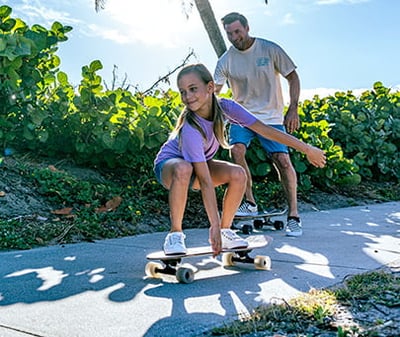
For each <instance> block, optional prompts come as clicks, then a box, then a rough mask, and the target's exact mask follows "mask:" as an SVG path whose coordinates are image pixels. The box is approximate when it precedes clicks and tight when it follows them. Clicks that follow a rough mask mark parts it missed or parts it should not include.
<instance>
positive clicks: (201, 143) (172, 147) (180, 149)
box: [154, 98, 257, 165]
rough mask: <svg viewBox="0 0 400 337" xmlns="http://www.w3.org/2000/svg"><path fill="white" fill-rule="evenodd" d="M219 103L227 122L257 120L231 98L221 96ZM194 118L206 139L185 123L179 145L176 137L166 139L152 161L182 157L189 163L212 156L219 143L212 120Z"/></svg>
mask: <svg viewBox="0 0 400 337" xmlns="http://www.w3.org/2000/svg"><path fill="white" fill-rule="evenodd" d="M219 104H220V106H221V108H222V110H223V111H224V113H225V118H226V121H227V122H228V123H232V124H239V125H241V126H244V127H248V126H250V125H252V124H254V123H255V122H256V121H257V118H256V117H255V116H254V115H252V114H251V113H250V112H248V111H247V110H246V109H245V108H244V107H242V106H241V105H240V104H238V103H236V102H235V101H233V100H230V99H226V98H221V99H220V100H219ZM196 118H197V120H198V122H199V124H200V126H201V128H202V129H203V130H204V132H205V134H206V139H204V138H203V136H202V135H201V133H200V132H199V131H198V130H197V129H195V128H194V127H192V126H191V125H190V124H189V123H185V124H184V125H183V127H182V130H181V133H180V137H181V146H179V139H178V137H174V138H170V139H168V140H167V142H165V143H164V145H163V146H162V147H161V149H160V151H159V152H158V154H157V156H156V159H155V161H154V164H155V165H157V164H158V163H159V162H161V161H164V160H166V159H172V158H182V159H184V160H186V161H188V162H190V163H199V162H206V161H208V160H210V159H212V158H213V157H214V155H215V153H216V152H217V151H218V148H219V143H218V140H217V138H216V137H215V135H214V132H213V122H212V121H209V120H206V119H204V118H201V117H199V116H196Z"/></svg>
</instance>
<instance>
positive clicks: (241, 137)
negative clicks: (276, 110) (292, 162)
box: [229, 124, 289, 154]
mask: <svg viewBox="0 0 400 337" xmlns="http://www.w3.org/2000/svg"><path fill="white" fill-rule="evenodd" d="M270 126H272V127H273V128H275V129H277V130H280V131H282V132H285V133H286V129H285V126H284V125H270ZM256 137H257V138H258V140H259V141H260V143H261V146H262V147H263V149H264V150H265V151H266V152H267V153H270V154H271V153H277V152H279V153H289V150H288V147H287V146H286V145H284V144H281V143H278V142H275V141H273V140H269V139H267V138H264V137H262V136H260V135H259V134H257V133H255V132H254V131H252V130H250V129H248V128H244V127H242V126H240V125H236V124H231V126H230V130H229V144H231V145H233V144H237V143H241V144H244V145H246V147H249V145H250V143H251V141H252V140H253V139H254V138H256Z"/></svg>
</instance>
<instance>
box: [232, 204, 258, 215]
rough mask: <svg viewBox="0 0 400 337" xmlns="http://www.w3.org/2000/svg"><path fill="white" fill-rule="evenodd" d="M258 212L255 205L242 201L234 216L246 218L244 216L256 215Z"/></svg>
mask: <svg viewBox="0 0 400 337" xmlns="http://www.w3.org/2000/svg"><path fill="white" fill-rule="evenodd" d="M257 212H258V208H257V205H255V206H252V205H251V204H250V203H249V202H247V201H243V203H242V204H241V205H240V207H239V208H238V210H237V211H236V213H235V215H236V216H246V215H256V214H257Z"/></svg>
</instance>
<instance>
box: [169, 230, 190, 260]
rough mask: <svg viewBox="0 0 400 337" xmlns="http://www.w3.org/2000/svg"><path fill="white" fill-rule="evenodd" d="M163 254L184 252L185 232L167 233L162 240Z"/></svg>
mask: <svg viewBox="0 0 400 337" xmlns="http://www.w3.org/2000/svg"><path fill="white" fill-rule="evenodd" d="M164 253H165V255H178V254H186V253H187V249H186V246H185V234H183V233H182V232H172V233H169V234H168V235H167V237H166V238H165V242H164Z"/></svg>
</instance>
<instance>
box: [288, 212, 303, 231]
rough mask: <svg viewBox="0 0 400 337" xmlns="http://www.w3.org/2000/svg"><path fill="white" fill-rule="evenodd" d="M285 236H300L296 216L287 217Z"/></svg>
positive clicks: (298, 219) (300, 229) (299, 225)
mask: <svg viewBox="0 0 400 337" xmlns="http://www.w3.org/2000/svg"><path fill="white" fill-rule="evenodd" d="M286 235H287V236H301V235H303V229H302V228H301V220H300V218H298V217H296V216H289V217H288V219H287V223H286Z"/></svg>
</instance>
